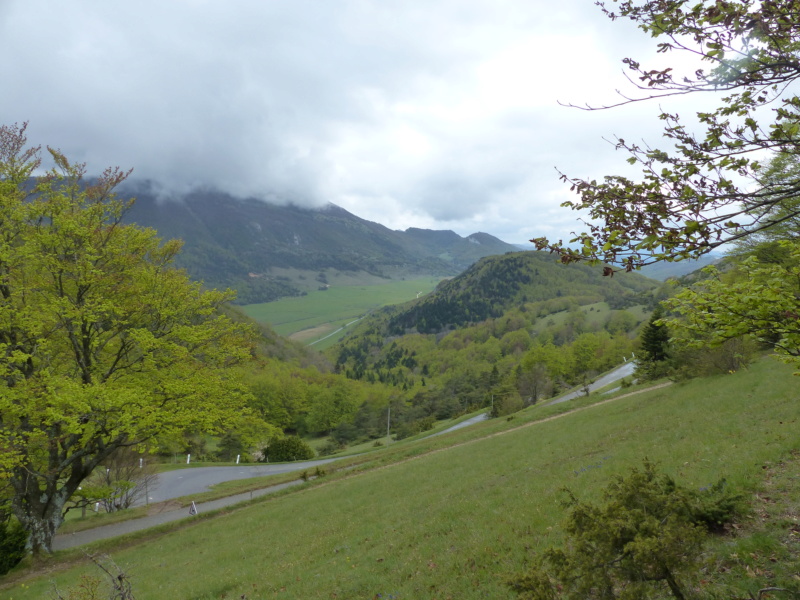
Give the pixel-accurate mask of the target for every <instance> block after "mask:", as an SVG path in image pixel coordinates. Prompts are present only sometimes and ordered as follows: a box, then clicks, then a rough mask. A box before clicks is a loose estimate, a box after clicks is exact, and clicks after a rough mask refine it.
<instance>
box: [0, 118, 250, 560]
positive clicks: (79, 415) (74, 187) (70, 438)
mask: <svg viewBox="0 0 800 600" xmlns="http://www.w3.org/2000/svg"><path fill="white" fill-rule="evenodd" d="M48 150H49V152H50V155H51V157H52V159H53V161H54V162H55V167H54V168H53V169H52V170H50V171H49V172H48V174H47V175H46V176H44V177H40V178H33V175H34V174H35V173H36V170H37V169H38V168H39V166H40V150H39V149H38V148H29V147H28V146H27V140H26V138H25V126H24V125H23V126H21V127H18V126H16V125H15V126H10V127H9V126H3V127H0V357H2V360H0V476H2V478H3V479H5V480H7V481H8V483H9V484H10V486H11V488H12V489H13V499H12V508H13V511H14V514H15V515H16V517H17V518H18V519H19V521H20V522H21V523H22V525H23V527H24V528H25V529H26V531H27V532H28V547H29V548H30V549H31V550H32V551H33V552H34V553H37V554H38V553H41V552H49V551H50V549H51V547H52V541H53V537H54V535H55V533H56V530H57V529H58V527H59V525H60V524H61V522H62V520H63V514H64V511H65V507H66V505H67V502H68V500H69V499H70V497H71V496H72V495H73V494H74V493H75V492H76V491H77V490H78V488H79V486H80V484H81V482H83V480H84V479H85V478H86V477H88V476H89V474H91V473H92V471H93V470H94V469H95V467H97V466H98V465H100V464H101V463H102V462H103V461H104V460H106V459H107V458H108V457H109V456H110V455H111V454H112V453H113V452H114V451H116V450H117V449H118V448H121V447H132V446H137V447H139V446H142V445H146V444H147V442H148V441H150V440H153V439H154V438H155V437H156V436H160V435H173V436H174V435H175V434H176V433H177V432H180V431H183V430H185V429H195V430H213V429H214V428H215V427H217V426H219V425H220V424H223V423H224V422H225V421H226V420H228V419H230V418H231V417H232V416H233V415H235V414H236V413H238V412H239V411H241V407H242V406H243V405H244V403H245V399H246V396H247V393H246V390H244V389H243V388H242V386H241V385H239V383H238V382H237V381H236V380H234V378H232V377H230V373H231V370H230V369H229V367H230V366H231V365H233V364H236V363H240V362H242V361H245V360H248V359H249V357H250V341H249V328H248V327H247V326H245V325H241V324H236V323H233V322H231V320H230V319H228V318H227V317H225V316H222V315H220V313H219V309H220V307H221V306H222V305H223V303H225V302H227V301H229V300H230V299H231V294H230V293H226V292H219V291H203V290H202V288H201V286H200V284H197V283H192V282H191V281H189V279H188V278H187V276H186V274H185V273H183V272H181V271H178V270H175V269H173V268H171V266H170V265H171V263H172V261H173V259H174V257H175V255H176V253H177V252H178V250H179V248H180V243H179V242H176V241H171V242H166V243H164V244H161V243H160V242H159V240H158V238H157V237H156V235H155V232H153V231H151V230H147V229H142V228H140V227H136V226H132V225H125V224H124V223H123V222H122V219H123V215H124V214H125V211H126V209H127V208H128V206H130V203H129V202H123V201H121V200H119V199H117V198H116V197H115V196H114V193H113V191H114V188H115V187H116V186H117V185H118V184H119V183H120V182H121V181H123V180H124V179H125V177H126V176H127V174H126V173H122V172H120V171H119V170H117V169H109V170H107V171H105V172H104V173H103V175H102V176H101V177H99V178H98V179H97V180H96V181H95V182H94V183H92V184H91V185H89V184H87V183H86V182H85V181H84V180H83V176H84V167H83V166H82V165H73V164H70V162H69V161H68V160H67V159H66V158H65V157H64V156H63V155H62V154H61V153H59V152H58V151H56V150H53V149H48Z"/></svg>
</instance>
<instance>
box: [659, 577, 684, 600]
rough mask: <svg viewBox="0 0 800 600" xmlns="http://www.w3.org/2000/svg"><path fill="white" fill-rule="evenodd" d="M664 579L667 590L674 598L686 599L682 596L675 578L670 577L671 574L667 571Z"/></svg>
mask: <svg viewBox="0 0 800 600" xmlns="http://www.w3.org/2000/svg"><path fill="white" fill-rule="evenodd" d="M664 579H666V581H667V585H668V586H669V589H670V590H671V591H672V595H673V596H675V597H676V598H677V599H678V600H686V597H685V596H684V595H683V591H682V590H681V588H680V586H679V585H678V582H677V581H675V577H673V576H672V572H670V571H669V570H668V571H667V573H666V575H665V576H664Z"/></svg>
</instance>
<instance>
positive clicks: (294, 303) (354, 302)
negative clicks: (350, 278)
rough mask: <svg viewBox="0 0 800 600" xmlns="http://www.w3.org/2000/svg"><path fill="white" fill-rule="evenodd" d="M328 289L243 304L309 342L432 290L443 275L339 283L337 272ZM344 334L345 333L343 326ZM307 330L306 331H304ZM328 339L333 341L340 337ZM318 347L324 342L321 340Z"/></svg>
mask: <svg viewBox="0 0 800 600" xmlns="http://www.w3.org/2000/svg"><path fill="white" fill-rule="evenodd" d="M329 281H330V287H328V288H327V289H326V290H324V291H322V290H318V291H313V292H309V293H308V295H306V296H301V297H297V298H283V299H281V300H276V301H274V302H265V303H263V304H248V305H246V306H243V307H242V309H243V310H244V312H245V313H246V314H247V315H248V316H250V317H251V318H253V319H255V320H256V321H260V322H262V323H269V324H270V325H271V326H272V328H273V329H274V330H275V331H276V332H277V333H279V334H280V335H284V336H292V337H294V338H295V339H299V340H301V341H303V342H305V343H307V344H310V343H313V342H316V341H317V340H320V339H321V338H324V337H326V336H328V335H329V334H330V333H332V332H334V331H336V330H337V329H339V328H342V327H346V326H347V325H348V324H349V323H352V322H353V321H354V320H356V319H360V318H361V317H363V316H364V315H366V314H367V313H369V312H370V311H372V310H375V309H376V308H380V307H381V306H387V305H390V304H399V303H401V302H407V301H409V300H413V299H414V298H416V297H418V296H421V295H424V294H427V293H429V292H431V291H432V290H433V289H434V288H435V287H436V284H437V283H439V281H441V279H440V278H435V277H425V278H421V279H409V280H389V281H387V282H386V283H383V284H381V285H339V284H337V279H336V277H335V276H331V278H330V279H329ZM340 333H341V335H344V333H345V332H344V330H342V331H341V332H340ZM304 334H305V335H304ZM341 335H339V336H338V337H337V336H336V335H334V336H331V337H330V338H327V339H326V342H328V343H329V344H332V343H334V342H335V341H336V340H337V339H339V337H341ZM317 347H318V348H319V347H320V346H319V345H318V344H317Z"/></svg>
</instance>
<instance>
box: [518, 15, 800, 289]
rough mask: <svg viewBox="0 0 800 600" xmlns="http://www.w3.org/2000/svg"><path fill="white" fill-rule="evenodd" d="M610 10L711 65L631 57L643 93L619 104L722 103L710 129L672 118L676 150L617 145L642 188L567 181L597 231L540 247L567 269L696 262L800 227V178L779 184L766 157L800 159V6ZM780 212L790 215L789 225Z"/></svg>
mask: <svg viewBox="0 0 800 600" xmlns="http://www.w3.org/2000/svg"><path fill="white" fill-rule="evenodd" d="M600 6H601V8H602V10H603V12H604V13H605V14H606V15H607V16H609V17H610V18H611V19H617V18H626V19H629V20H631V21H632V22H634V23H636V24H637V25H638V26H639V28H640V29H642V30H643V31H644V32H646V33H647V34H649V35H651V36H652V37H653V38H655V39H656V40H657V49H658V51H659V52H660V53H663V54H665V55H670V54H673V53H685V54H689V55H691V56H693V57H699V58H700V59H701V60H702V63H701V65H702V67H701V68H699V69H697V70H696V71H695V72H694V73H684V72H683V71H682V70H681V69H673V68H671V67H667V68H657V69H653V68H648V67H646V66H644V65H642V64H641V63H640V62H638V61H637V60H635V59H633V58H626V59H624V61H623V62H624V64H625V65H626V66H627V67H628V69H629V72H630V73H631V75H629V78H630V80H631V81H632V82H634V83H635V84H636V85H638V86H639V88H640V89H641V90H643V92H644V93H643V94H642V95H641V96H638V97H634V98H624V99H623V100H622V102H620V104H623V105H624V104H628V103H631V102H637V101H639V100H647V99H653V98H663V97H665V96H674V95H686V94H701V93H702V94H706V93H711V94H720V95H722V98H721V102H720V104H719V106H718V108H716V109H712V110H710V111H702V112H697V113H696V116H697V120H698V122H699V129H700V132H699V133H697V132H696V131H695V129H696V128H694V127H687V126H685V125H684V124H683V122H682V121H681V120H680V118H679V116H678V115H677V114H670V113H669V112H661V114H659V115H658V118H659V119H660V120H661V121H662V122H663V123H664V137H665V138H666V139H667V140H668V141H669V143H670V144H671V147H668V148H667V149H661V148H657V147H653V146H650V145H642V146H640V145H637V144H636V143H631V142H628V141H626V140H623V139H618V140H617V143H616V146H617V149H620V150H623V151H625V152H627V153H628V159H627V160H628V162H629V163H630V164H632V165H638V166H639V167H641V172H642V176H641V179H640V180H638V181H636V180H632V179H629V178H628V177H626V176H615V175H609V176H606V177H605V178H604V179H603V181H596V180H591V181H590V180H582V179H573V178H570V177H567V176H564V179H565V180H566V181H567V182H568V183H570V184H571V186H572V189H573V190H574V191H575V192H576V193H577V194H578V196H579V199H578V200H576V201H570V202H567V203H565V206H569V207H570V208H572V209H575V210H580V211H584V214H585V215H586V216H587V217H588V219H587V222H590V223H592V225H590V226H589V228H588V231H587V232H584V233H580V234H575V235H574V237H573V238H572V239H571V240H570V241H569V243H568V244H567V243H562V242H560V241H559V242H556V243H551V242H550V241H548V240H547V239H546V238H537V239H535V240H532V241H533V242H534V243H535V244H536V246H537V247H538V248H540V249H545V248H546V249H549V250H551V251H553V252H556V253H558V254H559V255H560V257H561V260H562V261H563V262H566V263H568V262H574V261H580V260H590V261H602V262H604V263H607V264H609V265H618V266H621V267H622V268H624V269H626V270H632V269H635V268H637V267H639V266H641V265H644V264H649V263H652V262H656V261H660V260H668V261H670V260H681V259H684V258H691V257H697V256H699V255H702V254H704V253H706V252H708V251H710V250H712V249H714V248H718V247H720V246H722V245H724V244H727V243H730V242H733V241H736V240H740V239H743V238H746V237H749V236H752V235H758V234H759V233H761V232H765V231H767V230H769V229H770V228H772V227H776V226H777V225H779V223H781V222H786V221H787V220H789V219H797V217H798V215H800V204H798V203H797V202H795V201H794V200H793V199H795V198H797V196H798V192H799V191H800V171H798V170H796V169H795V170H793V171H791V172H787V177H785V178H783V179H781V180H780V181H779V182H777V183H776V182H775V180H774V178H772V177H771V176H770V173H769V170H765V169H764V168H763V167H762V165H761V162H760V161H762V159H763V156H764V154H765V152H768V153H774V155H775V156H776V157H778V159H780V157H791V156H794V155H797V154H798V152H800V118H798V117H799V116H800V96H798V95H797V92H796V89H795V88H792V87H791V86H792V83H793V82H795V81H796V80H797V79H798V78H800V60H798V52H799V51H800V20H799V19H797V11H798V2H797V1H796V0H790V1H767V2H759V3H754V2H751V1H750V0H715V1H711V2H700V3H693V2H689V1H688V0H642V1H635V0H624V1H621V2H619V3H615V4H614V5H613V8H611V7H607V6H606V5H604V4H603V3H600ZM775 210H780V211H782V212H781V217H780V219H776V218H774V215H775ZM595 223H596V224H595ZM613 271H614V269H613V267H610V266H609V267H606V268H605V273H606V274H609V275H610V274H612V273H613Z"/></svg>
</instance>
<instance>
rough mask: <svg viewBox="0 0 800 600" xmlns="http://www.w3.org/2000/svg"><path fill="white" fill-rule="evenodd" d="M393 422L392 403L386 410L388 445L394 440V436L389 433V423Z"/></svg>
mask: <svg viewBox="0 0 800 600" xmlns="http://www.w3.org/2000/svg"><path fill="white" fill-rule="evenodd" d="M391 422H392V405H391V404H390V405H389V407H388V411H387V412H386V444H387V445H388V444H389V442H391V441H392V438H391V437H390V435H389V425H390V424H391Z"/></svg>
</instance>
